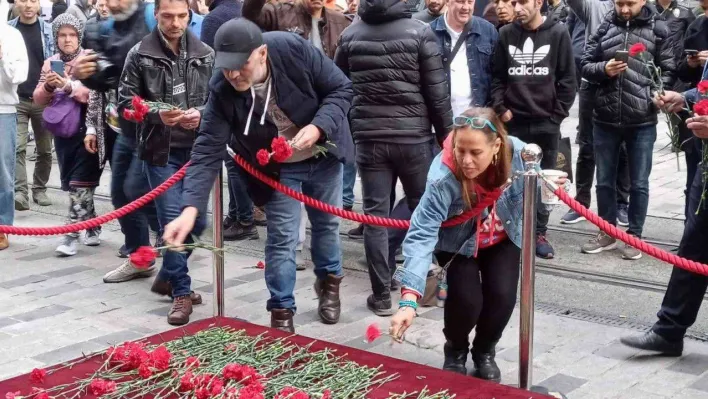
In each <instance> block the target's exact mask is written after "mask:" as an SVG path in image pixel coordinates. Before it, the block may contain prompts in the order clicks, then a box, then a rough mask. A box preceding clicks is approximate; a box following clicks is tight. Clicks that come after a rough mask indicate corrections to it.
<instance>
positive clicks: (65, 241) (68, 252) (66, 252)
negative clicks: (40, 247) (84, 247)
mask: <svg viewBox="0 0 708 399" xmlns="http://www.w3.org/2000/svg"><path fill="white" fill-rule="evenodd" d="M78 245H79V237H74V236H70V235H65V236H64V238H62V240H61V244H59V246H58V247H57V249H56V250H55V252H56V253H57V255H59V256H74V255H76V252H77V251H76V247H77V246H78Z"/></svg>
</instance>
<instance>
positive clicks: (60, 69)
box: [49, 60, 64, 78]
mask: <svg viewBox="0 0 708 399" xmlns="http://www.w3.org/2000/svg"><path fill="white" fill-rule="evenodd" d="M49 66H50V67H51V69H52V72H55V73H56V74H57V75H59V76H61V77H62V78H63V77H64V61H62V60H53V61H49Z"/></svg>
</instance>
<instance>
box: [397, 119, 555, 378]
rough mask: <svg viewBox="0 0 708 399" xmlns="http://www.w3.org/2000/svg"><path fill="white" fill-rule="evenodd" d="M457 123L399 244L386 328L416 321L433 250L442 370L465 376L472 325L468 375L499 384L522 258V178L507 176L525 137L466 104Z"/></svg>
mask: <svg viewBox="0 0 708 399" xmlns="http://www.w3.org/2000/svg"><path fill="white" fill-rule="evenodd" d="M454 124H455V128H454V130H453V132H452V134H450V135H449V136H448V137H447V139H446V140H445V143H444V145H443V150H442V152H441V153H440V154H438V156H437V157H436V158H435V159H434V160H433V163H432V165H431V166H430V171H429V172H428V181H427V185H426V188H425V194H423V197H422V198H421V200H420V204H419V205H418V207H417V208H416V210H415V212H414V213H413V217H412V218H411V225H410V228H409V230H408V234H407V235H406V239H405V241H404V242H403V256H404V257H405V263H404V264H403V266H402V267H401V268H399V269H398V270H397V271H396V273H395V275H394V279H395V280H397V281H400V282H401V285H402V296H401V301H400V302H399V309H398V312H397V313H396V314H395V315H394V316H393V317H392V318H391V330H390V333H391V335H392V336H393V337H394V339H397V340H401V339H402V338H403V333H404V332H405V331H406V329H407V328H408V327H410V325H411V324H412V323H413V319H414V318H415V316H416V308H417V301H418V299H420V297H421V296H422V295H423V293H424V290H425V286H426V277H427V274H428V268H429V266H430V264H431V262H432V257H433V254H434V255H435V256H436V257H437V259H438V264H439V265H440V266H443V270H444V272H443V273H445V274H446V282H447V283H446V284H447V287H445V285H444V284H441V286H440V287H439V289H441V290H442V289H445V288H446V289H447V299H446V301H445V310H444V329H443V333H444V334H445V338H446V340H447V342H446V343H445V347H444V352H445V362H444V365H443V369H444V370H450V371H454V372H458V373H461V374H467V366H466V363H467V353H468V351H469V335H470V333H471V332H472V330H473V329H475V327H476V332H475V338H474V341H473V342H472V350H471V352H472V360H473V362H474V367H475V371H474V373H473V375H474V376H476V377H479V378H482V379H486V380H492V381H496V382H499V381H500V380H501V372H500V370H499V367H497V365H496V362H495V361H494V356H495V346H496V343H497V341H499V339H500V338H501V336H502V332H503V331H504V328H505V327H506V325H507V323H508V322H509V318H510V317H511V313H512V312H513V310H514V305H515V303H516V287H517V283H518V280H519V261H520V257H521V249H520V247H521V224H522V208H523V205H522V202H523V180H522V179H517V180H515V181H514V182H512V183H511V184H510V185H509V184H508V180H509V178H510V177H512V175H513V174H514V173H515V172H522V171H523V170H524V163H523V161H522V159H521V150H522V149H523V147H524V145H525V143H523V142H522V141H520V140H518V139H517V138H515V137H509V136H507V134H506V129H505V127H504V125H503V124H502V122H501V121H500V120H499V118H498V117H497V115H496V113H495V112H494V111H493V110H492V109H490V108H471V109H468V110H467V111H465V112H464V113H463V114H462V115H461V116H458V117H456V118H455V119H454ZM556 183H557V184H564V183H565V178H561V179H559V180H558V181H556ZM487 204H488V205H489V206H488V207H485V210H484V211H483V212H482V213H481V214H480V215H479V216H477V217H475V218H474V219H471V220H469V221H467V222H465V223H463V224H460V225H456V226H451V227H444V228H441V224H442V223H443V222H444V221H445V220H447V219H450V218H451V217H454V216H457V215H459V214H461V213H462V212H464V211H465V210H468V209H472V208H475V207H479V206H485V205H487Z"/></svg>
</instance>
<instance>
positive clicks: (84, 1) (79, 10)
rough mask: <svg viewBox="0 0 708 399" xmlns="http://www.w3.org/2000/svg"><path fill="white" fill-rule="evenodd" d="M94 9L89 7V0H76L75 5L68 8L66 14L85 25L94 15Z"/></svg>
mask: <svg viewBox="0 0 708 399" xmlns="http://www.w3.org/2000/svg"><path fill="white" fill-rule="evenodd" d="M93 11H94V10H93V7H91V6H89V5H88V0H74V2H73V4H72V5H71V6H70V7H69V8H67V10H66V13H67V14H71V15H73V16H75V17H76V18H78V19H79V21H81V22H83V23H84V24H85V23H86V21H87V20H88V19H89V18H91V17H92V16H93V15H92V14H93Z"/></svg>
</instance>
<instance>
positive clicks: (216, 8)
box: [200, 0, 241, 47]
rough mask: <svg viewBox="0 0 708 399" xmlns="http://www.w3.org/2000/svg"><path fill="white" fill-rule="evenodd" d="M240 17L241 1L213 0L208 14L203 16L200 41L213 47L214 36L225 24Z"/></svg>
mask: <svg viewBox="0 0 708 399" xmlns="http://www.w3.org/2000/svg"><path fill="white" fill-rule="evenodd" d="M240 16H241V0H214V2H213V3H211V5H209V14H207V15H205V16H204V21H203V22H202V33H201V36H200V39H201V40H202V41H203V42H204V43H205V44H206V45H207V46H209V47H214V35H216V31H217V30H218V29H219V28H220V27H221V25H223V24H224V23H225V22H227V21H229V20H232V19H234V18H238V17H240Z"/></svg>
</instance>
